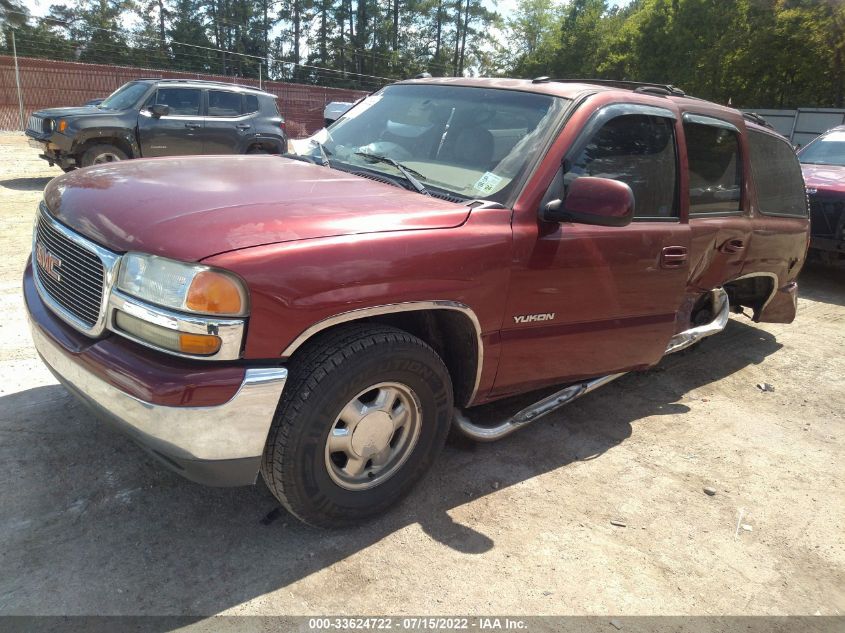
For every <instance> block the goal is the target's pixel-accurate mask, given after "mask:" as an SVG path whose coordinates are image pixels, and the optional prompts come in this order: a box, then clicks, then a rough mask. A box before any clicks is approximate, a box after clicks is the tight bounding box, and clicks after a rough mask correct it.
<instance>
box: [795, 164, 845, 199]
mask: <svg viewBox="0 0 845 633" xmlns="http://www.w3.org/2000/svg"><path fill="white" fill-rule="evenodd" d="M801 171H802V172H804V182H805V183H806V185H807V188H808V189H819V190H822V191H828V192H838V193H841V194H843V195H845V167H840V166H838V165H811V164H809V163H802V165H801Z"/></svg>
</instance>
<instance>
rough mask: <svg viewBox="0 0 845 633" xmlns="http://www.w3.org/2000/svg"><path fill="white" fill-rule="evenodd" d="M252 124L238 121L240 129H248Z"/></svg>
mask: <svg viewBox="0 0 845 633" xmlns="http://www.w3.org/2000/svg"><path fill="white" fill-rule="evenodd" d="M251 127H252V126H251V125H250V124H249V123H238V129H239V130H248V129H249V128H251Z"/></svg>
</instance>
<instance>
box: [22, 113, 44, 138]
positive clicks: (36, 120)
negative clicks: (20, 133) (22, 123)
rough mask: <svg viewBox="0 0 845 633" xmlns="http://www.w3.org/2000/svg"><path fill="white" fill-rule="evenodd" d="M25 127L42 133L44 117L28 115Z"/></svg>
mask: <svg viewBox="0 0 845 633" xmlns="http://www.w3.org/2000/svg"><path fill="white" fill-rule="evenodd" d="M26 128H27V129H28V130H32V131H33V132H37V133H38V134H44V119H42V118H41V117H37V116H31V117H29V123H27V126H26Z"/></svg>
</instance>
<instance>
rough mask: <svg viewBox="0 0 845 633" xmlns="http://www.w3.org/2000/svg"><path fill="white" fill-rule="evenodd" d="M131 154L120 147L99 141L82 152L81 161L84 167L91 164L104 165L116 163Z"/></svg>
mask: <svg viewBox="0 0 845 633" xmlns="http://www.w3.org/2000/svg"><path fill="white" fill-rule="evenodd" d="M127 158H129V156H127V155H126V152H124V151H123V150H122V149H120V148H119V147H115V146H114V145H109V144H108V143H98V144H97V145H92V146H91V147H89V148H88V149H87V150H85V153H84V154H82V160H81V161H80V163H81V164H82V166H83V167H90V166H91V165H103V164H106V163H116V162H118V161H121V160H126V159H127Z"/></svg>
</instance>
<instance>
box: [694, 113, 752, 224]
mask: <svg viewBox="0 0 845 633" xmlns="http://www.w3.org/2000/svg"><path fill="white" fill-rule="evenodd" d="M684 135H685V136H686V139H687V156H688V159H689V211H690V215H696V214H697V215H707V214H713V213H739V212H740V211H741V209H742V161H741V160H740V155H739V137H738V135H737V133H736V132H735V131H733V130H730V129H727V128H725V127H719V126H716V125H705V124H702V123H691V122H689V121H684Z"/></svg>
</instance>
